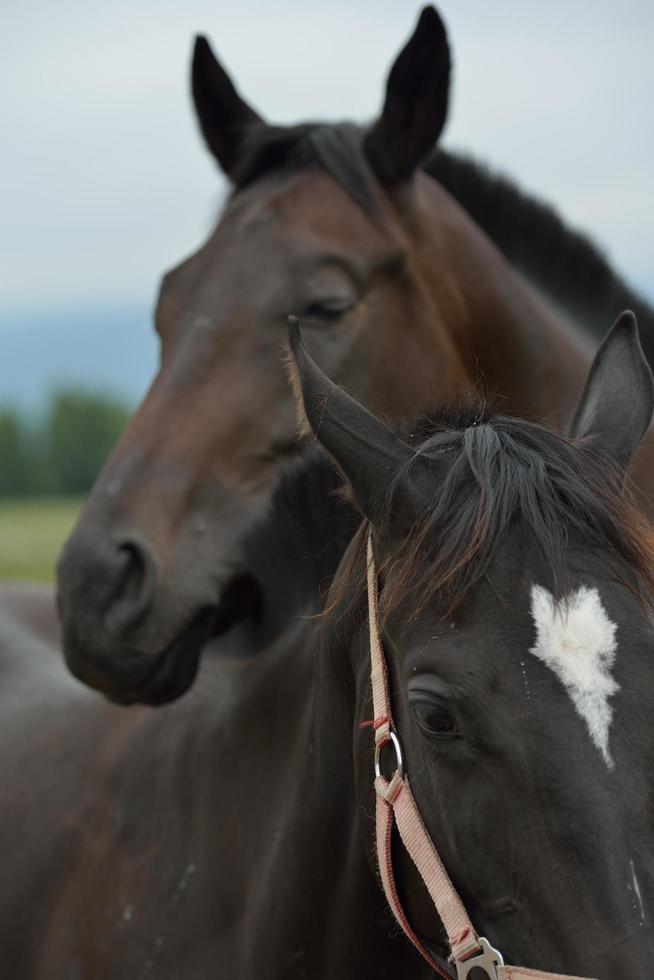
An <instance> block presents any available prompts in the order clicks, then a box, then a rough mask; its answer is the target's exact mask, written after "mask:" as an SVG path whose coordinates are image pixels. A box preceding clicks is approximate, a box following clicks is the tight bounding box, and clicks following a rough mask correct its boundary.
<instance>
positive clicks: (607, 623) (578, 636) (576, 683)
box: [529, 585, 620, 769]
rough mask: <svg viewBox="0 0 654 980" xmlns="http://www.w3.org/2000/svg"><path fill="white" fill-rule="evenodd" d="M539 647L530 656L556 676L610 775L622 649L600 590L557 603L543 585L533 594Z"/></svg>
mask: <svg viewBox="0 0 654 980" xmlns="http://www.w3.org/2000/svg"><path fill="white" fill-rule="evenodd" d="M531 614H532V616H533V617H534V623H535V625H536V645H535V646H533V647H532V648H531V650H530V651H529V652H530V653H533V654H534V656H535V657H538V659H539V660H542V661H543V663H544V664H547V666H548V667H549V668H550V669H551V670H553V671H554V673H555V674H556V676H557V677H558V678H559V680H560V681H561V683H562V684H563V685H564V686H565V688H566V690H567V692H568V694H569V695H570V697H571V699H572V703H573V704H574V706H575V708H576V710H577V713H578V714H579V715H580V716H581V717H582V718H583V720H584V721H585V722H586V726H587V728H588V731H589V733H590V737H591V738H592V740H593V742H594V744H595V745H596V746H597V748H598V749H599V751H600V752H601V753H602V756H603V758H604V761H605V763H606V765H607V766H608V767H609V769H612V768H613V765H614V763H613V759H612V758H611V754H610V752H609V728H610V726H611V718H612V716H613V709H612V707H611V705H610V704H609V698H610V697H611V696H612V695H613V694H615V693H616V691H618V690H619V689H620V685H619V684H618V683H617V681H615V680H614V679H613V677H612V676H611V668H612V667H613V664H614V662H615V655H616V650H617V644H616V640H615V633H616V630H617V626H616V624H615V623H614V622H613V621H612V620H611V619H609V617H608V616H607V613H606V610H605V608H604V606H603V605H602V600H601V599H600V597H599V592H598V591H597V589H589V588H587V587H586V586H582V587H581V588H580V589H577V590H576V592H572V593H571V594H570V595H569V596H567V597H566V598H564V599H561V601H560V602H556V601H555V600H554V598H553V596H552V594H551V593H550V592H548V591H547V589H544V588H542V587H541V586H540V585H533V586H532V588H531Z"/></svg>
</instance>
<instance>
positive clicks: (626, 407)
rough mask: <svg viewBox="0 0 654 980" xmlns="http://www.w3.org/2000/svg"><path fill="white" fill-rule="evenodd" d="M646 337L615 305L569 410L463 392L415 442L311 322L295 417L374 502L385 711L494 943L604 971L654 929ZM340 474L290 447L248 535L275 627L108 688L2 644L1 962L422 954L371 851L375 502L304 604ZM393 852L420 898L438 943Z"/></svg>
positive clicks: (338, 508) (283, 974)
mask: <svg viewBox="0 0 654 980" xmlns="http://www.w3.org/2000/svg"><path fill="white" fill-rule="evenodd" d="M640 357H641V355H640V350H639V347H638V344H637V340H636V338H635V332H634V328H633V325H632V324H631V323H630V322H629V321H628V320H624V321H622V322H621V323H620V324H619V325H618V326H617V327H616V328H615V329H614V331H613V333H612V335H611V337H610V340H609V341H608V342H607V344H606V345H605V346H604V348H603V349H602V351H601V353H600V354H599V356H598V359H597V360H596V362H595V366H594V369H593V372H592V374H591V377H590V381H589V383H588V386H587V389H586V392H585V395H584V397H583V400H582V402H581V405H580V408H579V410H578V411H577V414H576V417H575V421H574V424H573V436H574V441H573V442H569V441H568V440H566V439H563V438H561V437H559V436H556V435H553V434H552V433H550V432H549V431H547V430H544V429H542V428H539V427H538V426H535V425H531V424H527V423H525V422H520V421H516V420H509V419H506V418H495V419H488V420H485V419H484V418H481V417H480V418H476V419H474V422H475V423H476V424H467V423H466V422H465V420H462V419H458V420H457V419H454V420H450V421H449V422H448V420H447V419H445V420H444V421H441V422H440V423H438V424H436V425H435V427H434V431H433V433H431V434H430V435H429V436H428V438H427V439H426V441H424V442H423V443H422V445H421V446H419V448H418V449H417V450H416V449H410V448H409V447H408V446H407V445H406V444H405V443H404V442H402V441H401V440H400V439H398V438H397V437H396V436H395V435H393V434H392V433H391V432H390V431H389V430H388V429H386V428H385V426H383V425H382V424H381V423H380V422H378V421H377V420H376V419H375V418H374V417H373V416H371V415H369V414H368V413H367V412H365V410H364V409H362V408H361V407H360V406H359V405H357V404H356V403H355V402H353V401H352V400H351V399H349V398H348V397H347V396H346V395H345V394H344V393H343V392H341V391H340V390H339V389H335V388H334V387H333V386H332V385H331V384H330V382H328V381H327V379H326V378H325V377H324V376H322V375H321V374H320V373H319V372H318V370H317V369H316V367H315V366H314V365H312V364H311V362H310V361H309V360H308V358H307V357H306V355H304V354H303V353H302V351H301V350H299V349H298V358H299V366H300V373H301V377H302V387H303V390H304V393H305V398H306V407H307V414H308V416H309V419H310V420H311V422H312V425H313V426H314V428H315V430H316V432H317V434H318V437H319V439H320V440H321V441H322V442H323V443H324V445H325V446H326V447H327V448H328V449H329V451H330V452H331V453H332V454H333V455H334V457H335V458H336V459H337V461H338V463H339V464H340V466H341V468H342V469H343V470H344V471H345V472H346V474H347V475H348V478H349V479H350V482H351V484H352V487H353V490H354V493H355V496H356V500H357V502H358V505H359V507H360V508H361V509H362V510H363V511H364V513H365V514H366V515H367V517H368V518H369V520H370V521H371V523H372V527H373V531H374V536H375V549H376V552H377V558H378V561H379V564H380V566H381V572H382V577H383V580H384V588H383V592H382V611H383V613H384V617H385V618H384V622H385V633H384V642H385V645H386V649H387V655H388V656H389V659H390V664H389V666H390V671H391V680H392V685H391V686H392V697H393V712H394V716H395V720H396V723H397V727H398V730H399V735H400V738H401V739H402V742H403V746H404V751H405V756H406V760H407V766H408V772H409V777H410V779H411V782H412V785H413V788H414V793H415V795H416V797H417V799H418V803H419V805H420V808H421V810H422V814H423V817H424V819H425V821H426V823H427V826H428V829H429V831H430V833H431V835H432V836H433V838H434V840H435V841H436V842H437V844H438V847H439V849H440V851H441V853H442V855H443V857H444V859H445V861H446V863H447V866H448V869H449V871H450V873H451V875H452V877H453V879H454V882H455V884H456V886H457V888H458V889H459V892H460V894H461V895H462V897H463V899H464V900H465V902H466V905H467V907H468V909H469V911H470V913H471V915H472V917H473V921H474V923H475V925H476V927H477V928H478V929H479V930H480V931H483V933H485V934H486V935H487V936H488V937H489V939H490V940H491V941H492V942H493V943H494V945H496V946H498V947H499V948H501V949H502V950H503V952H504V953H505V955H506V957H507V959H510V960H511V961H513V962H522V963H526V964H533V965H534V966H538V967H540V968H547V969H551V970H565V971H568V972H570V971H577V972H579V973H581V974H583V975H586V976H594V977H599V978H602V980H609V978H611V980H615V978H616V977H629V978H636V977H638V978H640V977H647V976H649V963H650V962H651V958H652V953H653V952H654V950H653V949H652V937H651V927H650V923H649V914H650V902H651V901H652V899H653V898H654V894H653V888H652V870H653V869H652V858H651V854H652V844H653V843H654V842H653V841H652V828H653V821H652V815H653V814H652V799H651V787H650V779H649V773H650V772H651V767H652V763H653V762H654V758H653V757H654V737H653V735H652V730H651V724H650V718H651V708H652V703H651V702H652V694H651V692H652V691H653V690H654V676H652V675H653V674H654V663H653V662H652V658H651V655H650V653H651V646H652V641H653V640H654V636H653V631H652V626H651V618H650V615H649V612H648V611H647V610H646V609H645V608H644V607H643V604H642V602H641V590H642V594H643V595H645V596H649V595H650V589H651V582H650V578H649V572H648V567H649V566H648V563H649V562H650V561H651V557H652V556H651V555H650V553H649V551H648V550H646V544H645V540H646V535H647V533H648V532H646V531H642V532H641V528H640V526H639V523H638V521H639V519H638V518H637V517H636V516H635V515H634V513H633V512H632V511H631V510H630V508H629V506H628V504H627V503H626V502H625V501H624V500H623V499H622V498H621V494H620V479H621V476H620V471H621V470H622V469H623V468H624V467H626V465H627V464H628V462H629V459H630V458H631V455H632V453H633V452H634V450H635V448H636V446H637V444H638V441H639V439H640V437H641V435H642V433H643V431H644V428H645V426H646V424H647V422H648V420H649V417H650V414H651V405H652V390H651V378H650V376H649V373H648V371H647V369H646V367H645V366H644V365H643V362H642V360H641V359H640ZM337 483H338V480H337V479H336V477H335V476H334V474H333V473H332V472H331V470H330V468H329V467H326V466H325V463H324V461H323V460H320V459H319V460H317V461H316V460H313V462H310V463H307V464H306V465H305V466H298V467H297V468H296V470H295V472H294V473H292V474H289V475H287V477H286V478H285V480H284V482H283V483H282V485H281V487H280V488H279V490H278V493H277V495H276V498H275V502H274V508H273V511H272V513H271V514H270V516H269V519H267V520H266V521H265V522H264V523H263V524H262V525H261V526H260V527H259V528H258V529H257V533H256V534H255V535H253V537H252V539H251V540H250V542H249V545H248V560H249V561H250V562H251V563H252V566H253V567H255V568H256V569H257V573H258V574H259V575H260V576H261V580H262V582H264V583H265V585H266V588H267V589H269V590H270V594H271V596H272V597H273V601H272V602H271V607H272V608H275V607H277V606H278V607H279V608H278V614H279V622H278V626H279V625H280V624H285V629H283V630H282V631H281V632H280V630H279V629H278V628H276V627H274V625H273V626H271V629H270V631H269V632H270V645H269V647H268V649H267V654H266V656H264V657H259V658H256V659H255V660H254V661H252V662H249V663H244V662H242V661H239V660H229V659H220V660H208V661H207V662H206V663H205V664H204V665H203V668H202V671H201V675H200V678H199V683H198V684H197V685H196V687H195V688H194V690H193V691H192V692H191V693H190V694H189V696H188V697H187V698H184V699H182V700H181V701H179V702H178V703H177V704H175V705H171V706H169V707H167V708H164V709H161V710H159V711H152V710H150V709H148V708H132V709H130V710H127V711H126V710H124V709H121V708H117V707H112V706H110V705H109V704H106V703H102V702H101V701H99V700H98V699H97V697H95V696H94V695H93V693H92V692H90V691H87V690H85V689H84V688H82V687H80V686H79V685H76V684H74V682H73V681H72V680H71V679H69V678H67V677H66V676H65V675H64V674H62V673H61V672H56V671H53V669H52V668H53V661H52V658H50V657H44V658H42V660H40V661H39V660H38V659H37V658H32V659H31V660H30V661H29V663H25V662H24V661H19V660H18V658H16V660H15V662H13V663H11V664H8V665H6V666H7V670H6V673H7V674H8V673H9V672H10V671H11V672H12V673H13V674H14V680H13V682H12V683H9V684H7V683H5V684H3V686H2V688H0V698H2V708H1V710H0V741H1V743H2V744H3V745H4V746H9V747H10V749H9V750H7V751H5V752H4V753H3V755H2V758H1V760H0V764H1V766H2V772H0V782H1V783H2V785H3V786H7V785H10V786H11V787H12V792H11V795H10V796H9V797H7V795H6V794H5V796H4V798H3V808H2V812H1V813H0V839H1V840H2V842H3V858H2V870H3V880H4V881H5V882H9V883H10V885H11V887H10V888H9V887H7V888H4V889H3V890H2V891H1V892H0V949H1V950H2V968H3V972H5V973H6V974H7V976H15V977H20V978H21V980H68V978H70V977H84V978H86V977H93V978H96V980H125V978H126V977H130V978H132V977H135V978H140V977H143V978H149V977H151V976H157V977H160V978H162V980H180V978H184V980H207V978H208V977H217V978H224V980H228V978H229V980H231V978H234V977H237V978H239V980H254V978H256V980H303V978H307V977H310V978H312V980H314V978H315V980H334V978H335V977H337V978H339V980H355V978H356V980H365V978H372V977H375V978H376V980H377V978H382V980H384V978H387V980H390V978H393V980H396V978H397V977H415V978H417V980H418V978H419V980H422V978H426V977H427V976H428V969H427V968H426V967H425V966H424V965H423V963H422V961H421V960H420V959H419V957H418V955H417V953H416V952H415V951H414V949H413V948H412V947H411V946H410V945H409V944H408V943H407V942H406V941H405V940H404V938H403V937H401V936H398V935H396V934H394V932H395V930H394V929H393V928H392V923H391V919H390V914H389V911H388V909H387V907H386V904H385V900H384V898H383V895H382V894H381V891H380V888H379V884H378V880H377V875H376V869H375V862H374V857H373V823H372V820H373V818H372V814H373V813H374V803H373V790H372V740H371V736H370V733H369V729H367V728H361V723H362V722H364V721H366V720H367V719H369V718H370V715H371V710H372V709H371V704H370V681H369V662H368V649H367V622H366V615H365V595H364V592H363V591H362V589H360V588H359V586H358V583H359V579H360V573H361V571H362V560H363V556H362V555H361V553H360V547H359V545H360V543H361V533H358V534H356V535H355V537H354V539H353V543H352V550H351V552H350V554H349V555H348V556H347V558H346V559H344V560H343V564H342V567H341V570H340V572H339V573H338V579H337V583H336V586H335V587H336V588H337V589H340V590H341V592H345V593H347V595H348V596H350V597H351V600H352V601H351V603H350V604H347V603H346V604H345V605H343V606H342V608H341V609H340V610H339V609H338V608H337V609H335V610H334V612H333V613H332V617H333V618H330V619H329V620H327V621H325V622H324V623H322V624H317V623H316V622H315V621H314V620H311V619H309V620H307V619H306V614H307V613H312V612H317V611H319V610H320V609H321V607H322V602H323V600H322V599H321V585H323V584H324V583H325V582H328V581H329V580H330V578H331V577H332V575H333V573H334V570H335V568H336V566H337V565H338V564H339V562H340V561H341V558H342V555H343V549H344V545H345V542H346V541H347V540H348V539H349V538H350V536H351V534H352V528H353V523H354V522H353V514H352V511H351V508H350V506H349V505H348V504H346V503H345V502H344V501H343V500H342V499H341V498H340V497H338V496H336V495H335V494H334V493H333V492H332V491H333V490H334V488H335V487H336V486H337ZM389 501H390V504H389ZM307 555H309V556H312V557H311V558H310V560H307V559H306V557H304V556H307ZM336 598H337V593H335V594H334V596H333V599H334V600H335V599H336ZM416 612H417V615H414V613H416ZM321 633H322V634H323V640H324V642H323V643H322V645H321V648H320V651H319V652H318V651H317V646H318V640H319V636H320V634H321ZM19 682H21V683H20V684H19ZM10 692H11V693H10ZM35 718H38V721H39V723H38V726H37V725H35V723H34V719H35ZM396 857H397V862H396V863H397V871H398V877H399V883H400V885H399V887H400V892H401V895H402V898H403V900H404V903H405V905H406V907H407V909H408V914H409V917H410V920H411V923H412V925H413V927H414V928H415V929H417V930H418V932H419V933H420V934H421V935H422V936H423V937H425V939H426V941H427V942H428V943H429V945H430V946H432V948H434V949H435V950H437V951H441V952H443V953H445V952H446V950H445V949H443V948H442V944H443V937H442V935H441V933H440V929H439V926H438V923H436V922H434V919H433V915H432V913H431V912H430V910H429V907H428V903H427V902H426V900H425V895H424V891H423V890H422V888H421V886H420V883H419V882H418V881H417V880H416V878H415V876H414V873H413V871H412V869H411V867H410V866H409V864H408V863H407V861H406V859H405V858H404V857H403V855H402V853H398V854H397V855H396Z"/></svg>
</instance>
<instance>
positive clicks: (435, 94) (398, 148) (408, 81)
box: [365, 7, 451, 184]
mask: <svg viewBox="0 0 654 980" xmlns="http://www.w3.org/2000/svg"><path fill="white" fill-rule="evenodd" d="M450 67H451V60H450V48H449V44H448V41H447V33H446V31H445V25H444V24H443V21H442V20H441V18H440V17H439V15H438V14H437V13H436V11H435V9H434V8H433V7H425V8H424V10H423V11H422V13H421V14H420V19H419V21H418V24H417V26H416V29H415V31H414V32H413V35H412V37H411V38H410V39H409V40H408V41H407V43H406V45H405V46H404V48H403V49H402V51H401V52H400V54H399V55H398V57H397V59H396V61H395V64H394V65H393V67H392V68H391V71H390V74H389V76H388V81H387V83H386V101H385V102H384V108H383V110H382V114H381V116H380V117H379V119H378V120H377V122H375V123H374V124H373V126H372V127H371V129H370V131H369V132H368V134H367V136H366V139H365V150H366V154H367V156H368V160H369V162H370V164H371V166H372V168H373V170H374V171H375V173H376V174H377V176H378V177H379V178H380V180H381V181H382V182H383V183H385V184H396V183H399V182H401V181H403V180H407V179H408V178H409V177H410V176H411V175H412V174H413V172H414V171H415V170H416V168H417V167H418V165H419V164H420V163H421V162H422V161H423V160H424V159H425V157H426V156H428V154H429V153H430V152H431V150H432V149H433V148H434V145H435V143H436V140H437V139H438V137H439V136H440V134H441V132H442V130H443V126H444V125H445V120H446V118H447V103H448V96H449V89H450Z"/></svg>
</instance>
